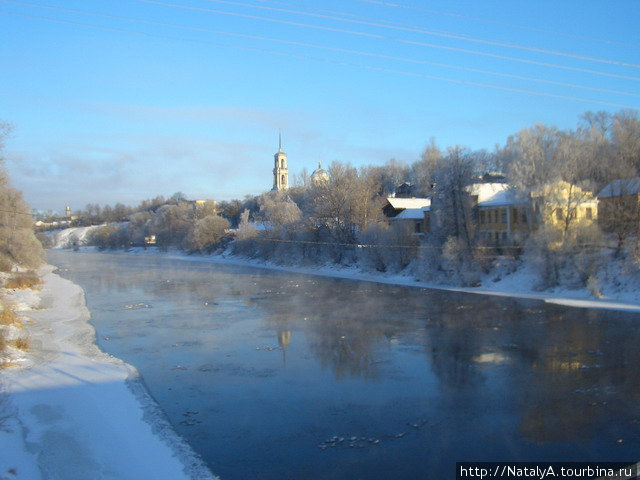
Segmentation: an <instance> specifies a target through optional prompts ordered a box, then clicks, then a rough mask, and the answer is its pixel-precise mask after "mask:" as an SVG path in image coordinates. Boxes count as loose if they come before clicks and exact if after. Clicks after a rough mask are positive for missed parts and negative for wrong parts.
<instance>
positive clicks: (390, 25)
mask: <svg viewBox="0 0 640 480" xmlns="http://www.w3.org/2000/svg"><path fill="white" fill-rule="evenodd" d="M138 1H142V2H147V1H149V2H151V3H156V2H153V1H151V0H138ZM205 1H207V2H209V3H221V4H225V5H234V6H241V7H248V8H256V9H261V10H268V11H274V12H280V13H291V14H295V15H303V16H309V17H315V18H323V19H326V20H336V21H339V22H346V23H355V24H358V25H366V26H370V27H378V28H386V29H391V30H400V31H405V32H412V33H421V34H424V35H431V36H435V37H442V38H448V39H454V40H461V41H464V42H472V43H480V44H484V45H491V46H497V47H505V48H511V49H516V50H524V51H529V52H534V53H542V54H546V55H555V56H560V57H566V58H572V59H576V60H585V61H589V62H596V63H604V64H609V65H618V66H624V67H632V68H640V65H638V64H635V63H630V62H623V61H619V60H611V59H607V58H598V57H589V56H586V55H578V54H574V53H567V52H561V51H557V50H547V49H544V48H539V47H533V46H528V45H519V44H515V43H508V42H499V41H496V40H488V39H484V38H476V37H470V36H468V35H461V34H458V33H451V32H439V31H434V30H428V29H425V28H424V27H420V26H416V25H408V24H398V23H394V22H386V23H380V21H379V20H377V19H371V18H367V17H362V16H359V15H357V16H356V15H353V14H346V13H343V12H335V13H337V14H338V15H343V16H350V17H355V18H340V17H336V16H334V15H327V14H319V13H308V12H302V11H300V10H290V9H286V8H276V7H267V6H261V5H253V4H249V3H244V2H238V1H232V0H205ZM181 8H182V7H181Z"/></svg>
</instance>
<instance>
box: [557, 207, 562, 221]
mask: <svg viewBox="0 0 640 480" xmlns="http://www.w3.org/2000/svg"><path fill="white" fill-rule="evenodd" d="M556 220H564V212H563V211H562V208H560V207H558V208H556Z"/></svg>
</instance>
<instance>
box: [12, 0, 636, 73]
mask: <svg viewBox="0 0 640 480" xmlns="http://www.w3.org/2000/svg"><path fill="white" fill-rule="evenodd" d="M2 1H11V2H12V3H22V2H15V1H14V0H2ZM133 1H135V2H139V3H149V4H154V5H160V6H164V7H168V8H178V9H182V10H192V11H201V12H208V13H215V14H217V15H227V16H233V17H240V18H248V19H252V20H260V21H265V22H271V23H278V24H282V25H290V26H296V27H302V28H309V29H314V30H322V31H330V32H336V33H344V34H348V35H356V36H361V37H367V38H373V39H378V40H387V41H392V42H397V43H403V44H407V45H414V46H418V47H425V48H433V49H440V50H447V51H454V52H458V53H466V54H470V55H478V56H484V57H489V58H495V59H498V60H507V61H511V62H519V63H525V64H530V65H538V66H542V67H548V68H557V69H561V70H569V71H575V72H581V73H589V74H593V75H600V76H605V77H611V78H619V79H625V80H634V81H640V77H633V76H630V75H620V74H614V73H608V72H603V71H600V70H592V69H588V68H581V67H571V66H568V65H560V64H556V63H549V62H541V61H537V60H528V59H524V58H519V57H512V56H508V55H499V54H495V53H488V52H481V51H478V50H470V49H467V48H459V47H451V46H445V45H438V44H434V43H425V42H419V41H414V40H406V39H401V38H392V37H387V36H384V35H380V34H374V33H366V32H359V31H356V30H346V29H342V28H335V27H327V26H324V25H312V24H308V23H302V22H294V21H291V20H282V19H278V18H272V17H262V16H258V15H249V14H246V13H239V12H228V11H225V10H218V9H213V8H203V7H194V6H188V5H177V4H172V3H166V2H161V1H158V0H133ZM35 6H37V5H35ZM45 8H48V7H45Z"/></svg>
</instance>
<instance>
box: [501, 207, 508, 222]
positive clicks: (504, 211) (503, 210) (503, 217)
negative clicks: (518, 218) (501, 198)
mask: <svg viewBox="0 0 640 480" xmlns="http://www.w3.org/2000/svg"><path fill="white" fill-rule="evenodd" d="M500 220H501V222H502V223H507V209H506V208H501V209H500Z"/></svg>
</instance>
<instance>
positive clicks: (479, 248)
mask: <svg viewBox="0 0 640 480" xmlns="http://www.w3.org/2000/svg"><path fill="white" fill-rule="evenodd" d="M248 241H258V242H272V243H288V244H301V245H318V246H328V247H349V248H356V249H366V248H395V249H414V250H442V249H443V246H436V245H393V244H380V243H371V244H366V243H344V242H321V241H315V240H285V239H282V238H273V237H259V236H258V237H254V238H251V239H248ZM576 247H578V248H604V249H617V247H612V246H610V245H600V244H591V243H584V244H579V245H576ZM469 249H470V250H475V251H485V252H486V251H494V250H511V251H520V250H530V249H545V250H546V249H548V247H546V246H544V245H528V246H524V245H500V246H497V245H496V246H482V245H478V246H473V247H469ZM488 258H492V257H488Z"/></svg>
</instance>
